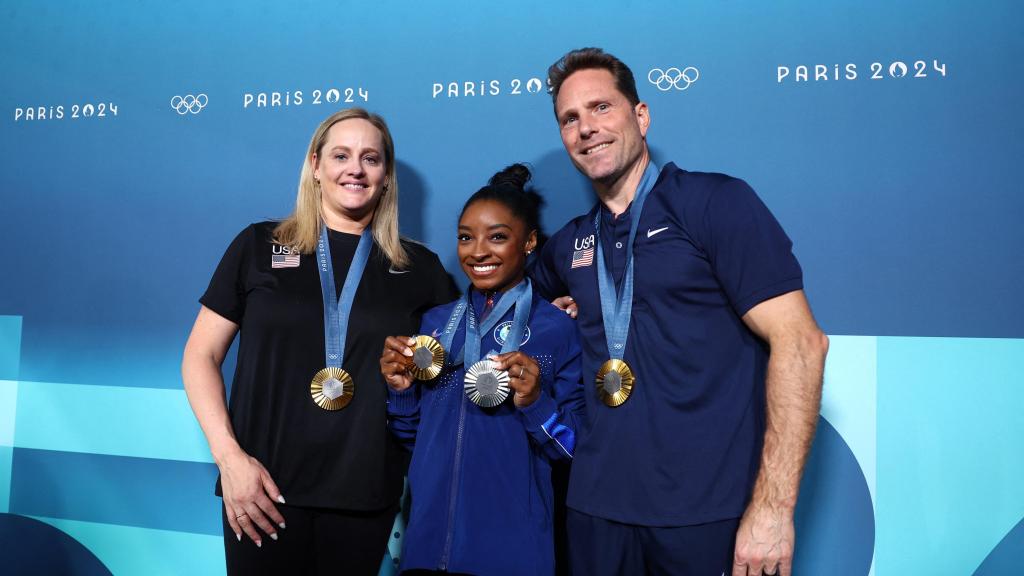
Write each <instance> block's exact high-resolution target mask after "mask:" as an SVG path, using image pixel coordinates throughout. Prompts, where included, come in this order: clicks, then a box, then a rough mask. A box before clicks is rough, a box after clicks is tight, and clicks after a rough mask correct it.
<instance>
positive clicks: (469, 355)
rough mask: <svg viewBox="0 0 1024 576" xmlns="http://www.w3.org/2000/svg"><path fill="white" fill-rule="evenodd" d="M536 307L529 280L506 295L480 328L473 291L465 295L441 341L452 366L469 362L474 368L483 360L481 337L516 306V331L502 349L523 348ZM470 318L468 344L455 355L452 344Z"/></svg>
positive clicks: (517, 285)
mask: <svg viewBox="0 0 1024 576" xmlns="http://www.w3.org/2000/svg"><path fill="white" fill-rule="evenodd" d="M532 304H533V289H532V286H531V284H530V279H529V278H524V279H523V281H522V282H520V283H519V284H516V285H515V286H514V287H513V288H512V289H511V290H509V291H507V292H506V293H505V294H504V295H502V297H501V299H500V300H499V301H498V303H497V304H496V305H495V306H494V308H493V309H492V310H491V313H490V314H489V315H488V316H487V318H486V319H484V321H483V323H481V324H480V325H479V326H478V325H477V318H476V312H475V311H474V310H473V306H472V305H471V304H470V302H469V290H467V291H466V293H465V294H464V295H463V296H462V298H461V299H460V300H459V303H458V304H456V305H455V308H454V309H452V313H451V316H449V317H448V323H447V324H446V325H445V329H444V333H443V334H441V338H440V342H441V346H443V347H444V349H445V352H446V354H447V355H448V358H449V359H450V360H451V362H450V364H451V365H452V366H458V365H459V364H461V363H463V362H465V363H466V366H467V367H469V366H472V365H473V364H476V363H477V362H479V361H480V339H481V338H482V336H481V334H487V333H488V332H489V331H491V330H492V329H493V328H494V326H495V325H497V324H498V322H499V321H501V319H502V318H503V317H504V316H505V314H506V313H508V311H509V309H510V308H512V306H515V307H516V312H515V315H513V317H512V329H511V330H509V333H508V337H506V338H505V343H504V344H503V345H502V346H501V352H502V354H504V353H505V352H512V351H515V350H518V349H519V344H520V343H521V342H522V341H523V334H525V333H526V324H527V322H528V321H529V319H530V308H531V306H532ZM463 315H465V316H466V343H465V344H464V345H463V347H462V350H460V351H459V354H458V355H457V356H456V355H454V354H452V352H453V351H452V349H451V346H452V341H453V340H454V339H455V331H456V330H457V329H458V326H459V323H460V322H461V321H462V316H463Z"/></svg>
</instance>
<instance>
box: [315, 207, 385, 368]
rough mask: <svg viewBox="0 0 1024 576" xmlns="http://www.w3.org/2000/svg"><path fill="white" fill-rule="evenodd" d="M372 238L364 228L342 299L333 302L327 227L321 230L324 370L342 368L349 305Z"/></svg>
mask: <svg viewBox="0 0 1024 576" xmlns="http://www.w3.org/2000/svg"><path fill="white" fill-rule="evenodd" d="M372 245H373V236H372V233H371V232H370V227H369V226H367V227H366V228H365V229H364V230H363V233H362V234H361V235H360V236H359V245H358V246H356V252H355V254H354V255H353V256H352V264H351V265H350V266H349V268H348V273H347V274H346V275H345V284H344V285H343V286H342V287H341V295H340V296H338V299H337V300H335V299H334V289H335V288H334V263H333V262H332V261H331V243H330V241H329V240H328V238H327V227H326V226H321V227H320V241H319V242H318V243H317V248H316V252H317V267H316V269H317V272H319V273H320V292H321V293H322V294H323V297H324V342H325V343H326V348H327V354H326V356H327V368H342V364H343V363H344V361H345V339H346V338H347V337H348V319H349V316H350V315H351V313H352V302H353V301H354V300H355V297H356V289H357V288H358V287H359V280H360V278H362V277H363V270H365V269H366V262H367V260H369V259H370V247H371V246H372Z"/></svg>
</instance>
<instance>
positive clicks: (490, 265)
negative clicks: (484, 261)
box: [473, 264, 498, 273]
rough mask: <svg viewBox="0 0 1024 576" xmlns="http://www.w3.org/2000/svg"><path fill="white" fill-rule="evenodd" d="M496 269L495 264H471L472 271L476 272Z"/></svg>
mask: <svg viewBox="0 0 1024 576" xmlns="http://www.w3.org/2000/svg"><path fill="white" fill-rule="evenodd" d="M497 269H498V265H497V264H488V265H487V266H473V271H474V272H477V273H484V272H491V271H493V270H497Z"/></svg>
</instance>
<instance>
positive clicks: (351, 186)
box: [342, 184, 366, 190]
mask: <svg viewBox="0 0 1024 576" xmlns="http://www.w3.org/2000/svg"><path fill="white" fill-rule="evenodd" d="M342 186H343V187H345V188H348V189H349V190H365V189H366V184H342Z"/></svg>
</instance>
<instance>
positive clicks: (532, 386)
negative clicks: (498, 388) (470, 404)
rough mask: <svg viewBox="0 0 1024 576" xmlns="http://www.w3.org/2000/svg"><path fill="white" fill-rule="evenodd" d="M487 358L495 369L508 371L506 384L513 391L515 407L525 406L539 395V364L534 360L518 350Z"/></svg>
mask: <svg viewBox="0 0 1024 576" xmlns="http://www.w3.org/2000/svg"><path fill="white" fill-rule="evenodd" d="M488 358H490V360H491V361H492V362H493V363H494V364H493V368H494V369H495V370H504V371H506V372H508V375H509V383H508V385H509V387H511V388H512V390H514V391H515V394H514V395H513V397H512V401H513V402H514V403H515V405H516V407H517V408H525V407H527V406H529V405H530V404H533V403H534V402H535V401H536V400H537V398H538V397H540V366H538V365H537V361H536V360H534V359H533V358H531V357H530V356H528V355H526V354H523V353H522V352H519V351H515V352H506V353H505V354H495V355H493V356H489V357H488Z"/></svg>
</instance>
